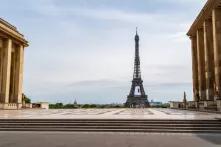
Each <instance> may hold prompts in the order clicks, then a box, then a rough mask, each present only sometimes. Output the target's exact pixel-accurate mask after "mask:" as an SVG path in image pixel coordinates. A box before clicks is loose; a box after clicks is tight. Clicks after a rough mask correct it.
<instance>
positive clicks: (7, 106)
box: [0, 103, 22, 110]
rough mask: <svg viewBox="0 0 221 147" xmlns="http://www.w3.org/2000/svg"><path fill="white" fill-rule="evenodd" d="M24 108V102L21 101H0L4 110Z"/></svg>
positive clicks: (0, 106) (0, 107) (0, 105)
mask: <svg viewBox="0 0 221 147" xmlns="http://www.w3.org/2000/svg"><path fill="white" fill-rule="evenodd" d="M21 108H22V104H20V103H17V104H16V103H0V109H4V110H17V109H21Z"/></svg>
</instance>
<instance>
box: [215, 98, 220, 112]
mask: <svg viewBox="0 0 221 147" xmlns="http://www.w3.org/2000/svg"><path fill="white" fill-rule="evenodd" d="M216 104H217V111H219V112H221V99H218V100H216Z"/></svg>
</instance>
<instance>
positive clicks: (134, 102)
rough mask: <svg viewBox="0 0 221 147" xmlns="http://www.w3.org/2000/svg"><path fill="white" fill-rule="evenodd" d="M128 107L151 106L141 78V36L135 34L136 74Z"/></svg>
mask: <svg viewBox="0 0 221 147" xmlns="http://www.w3.org/2000/svg"><path fill="white" fill-rule="evenodd" d="M125 106H126V107H129V108H144V107H149V102H148V99H147V95H146V94H145V91H144V87H143V80H142V78H141V71H140V56H139V36H138V34H137V28H136V35H135V60H134V74H133V80H132V86H131V90H130V93H129V95H128V96H127V102H126V103H125Z"/></svg>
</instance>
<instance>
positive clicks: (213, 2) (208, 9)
mask: <svg viewBox="0 0 221 147" xmlns="http://www.w3.org/2000/svg"><path fill="white" fill-rule="evenodd" d="M220 4H221V0H208V1H207V2H206V4H205V6H204V7H203V9H202V10H201V11H200V13H199V15H198V16H197V18H196V19H195V21H194V22H193V24H192V25H191V27H190V29H189V31H188V33H187V35H188V36H195V35H196V31H197V29H199V28H202V27H203V23H204V21H205V20H207V19H210V18H211V15H212V10H213V9H214V8H216V7H218V6H219V5H220Z"/></svg>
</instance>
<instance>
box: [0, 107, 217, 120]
mask: <svg viewBox="0 0 221 147" xmlns="http://www.w3.org/2000/svg"><path fill="white" fill-rule="evenodd" d="M0 119H159V120H162V119H169V120H170V119H172V120H173V119H178V120H213V119H221V114H215V113H207V112H194V111H186V110H173V109H157V108H147V109H50V110H42V109H26V110H0Z"/></svg>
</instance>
